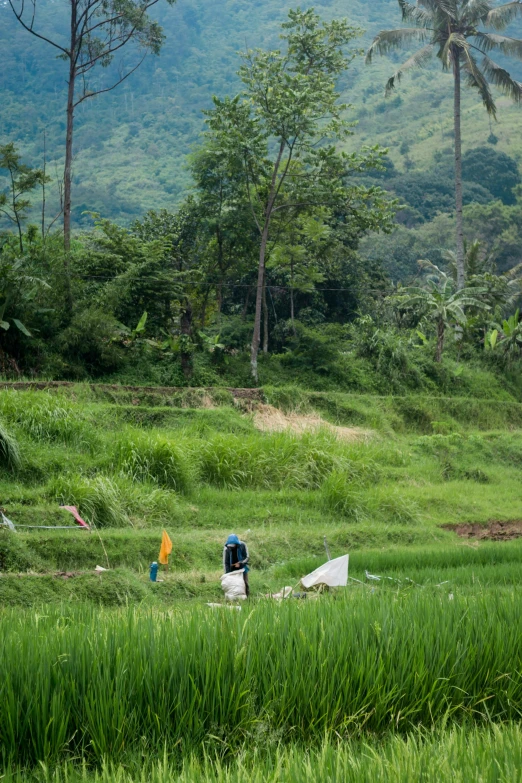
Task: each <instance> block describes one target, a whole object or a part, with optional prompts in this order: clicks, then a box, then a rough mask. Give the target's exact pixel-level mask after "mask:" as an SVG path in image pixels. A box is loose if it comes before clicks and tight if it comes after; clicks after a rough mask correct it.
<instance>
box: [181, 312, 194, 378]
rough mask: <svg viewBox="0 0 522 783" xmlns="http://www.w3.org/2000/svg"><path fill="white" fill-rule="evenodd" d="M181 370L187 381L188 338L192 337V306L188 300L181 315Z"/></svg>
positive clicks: (189, 360) (188, 365)
mask: <svg viewBox="0 0 522 783" xmlns="http://www.w3.org/2000/svg"><path fill="white" fill-rule="evenodd" d="M180 326H181V338H182V344H181V351H180V358H181V369H182V370H183V375H184V376H185V378H186V379H187V380H188V379H189V378H190V377H191V376H192V353H191V352H190V350H189V344H190V338H191V335H192V305H191V303H190V300H189V299H187V300H186V302H185V307H184V309H183V312H182V313H181V324H180Z"/></svg>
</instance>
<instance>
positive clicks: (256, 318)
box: [250, 220, 269, 383]
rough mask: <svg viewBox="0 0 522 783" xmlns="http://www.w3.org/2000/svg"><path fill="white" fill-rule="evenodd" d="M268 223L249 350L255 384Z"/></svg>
mask: <svg viewBox="0 0 522 783" xmlns="http://www.w3.org/2000/svg"><path fill="white" fill-rule="evenodd" d="M268 228H269V221H268V220H266V221H265V225H264V226H263V233H262V234H261V246H260V248H259V268H258V272H257V290H256V313H255V316H254V333H253V335H252V347H251V349H250V367H251V370H252V375H253V378H254V380H255V382H256V383H257V381H258V377H259V376H258V374H257V354H258V353H259V344H260V342H261V312H262V309H263V287H264V281H265V256H266V245H267V242H268Z"/></svg>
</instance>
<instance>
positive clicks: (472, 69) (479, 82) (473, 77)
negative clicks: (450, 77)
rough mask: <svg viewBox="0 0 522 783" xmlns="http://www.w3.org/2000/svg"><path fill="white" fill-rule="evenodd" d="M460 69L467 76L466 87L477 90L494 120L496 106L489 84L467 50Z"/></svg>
mask: <svg viewBox="0 0 522 783" xmlns="http://www.w3.org/2000/svg"><path fill="white" fill-rule="evenodd" d="M462 67H463V69H464V71H465V72H466V74H467V82H468V86H469V87H473V88H474V89H475V90H477V92H478V93H479V95H480V97H481V98H482V103H483V104H484V106H485V108H486V111H487V113H488V114H490V115H491V116H492V117H494V118H495V119H496V118H497V106H496V104H495V100H494V98H493V96H492V94H491V90H490V89H489V84H488V82H487V79H486V77H485V76H484V74H483V73H482V71H481V70H480V68H479V67H478V65H477V62H476V60H475V58H474V57H473V55H472V54H471V52H470V51H469V49H468V50H467V51H466V52H465V60H464V63H463V65H462Z"/></svg>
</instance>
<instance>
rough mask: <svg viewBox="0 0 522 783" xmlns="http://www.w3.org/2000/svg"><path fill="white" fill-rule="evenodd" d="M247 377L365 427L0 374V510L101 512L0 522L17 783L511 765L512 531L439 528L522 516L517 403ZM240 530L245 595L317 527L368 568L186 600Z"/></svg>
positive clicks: (379, 773)
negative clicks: (302, 387) (235, 605)
mask: <svg viewBox="0 0 522 783" xmlns="http://www.w3.org/2000/svg"><path fill="white" fill-rule="evenodd" d="M264 394H265V400H266V401H268V402H270V403H271V404H273V405H277V406H279V407H280V408H281V409H283V410H286V411H290V410H292V411H294V412H297V414H298V415H301V416H305V415H306V414H308V413H310V411H312V410H314V411H318V412H320V413H321V415H322V416H323V417H324V420H325V422H327V423H328V422H329V423H331V424H334V425H340V426H343V427H351V428H359V429H358V430H356V432H352V433H351V439H349V440H343V437H341V435H342V436H344V437H346V436H347V435H348V433H347V432H346V431H342V432H341V431H336V430H333V431H332V429H328V428H327V427H326V426H325V427H324V428H323V429H321V430H320V431H318V432H315V433H314V432H311V433H306V434H304V435H296V434H291V433H290V432H283V433H270V432H261V431H259V430H258V429H257V428H256V420H255V417H254V414H253V413H252V412H250V413H249V412H247V411H245V407H244V404H243V407H240V406H238V405H237V404H234V403H233V400H232V397H231V396H230V395H229V394H228V393H227V392H223V391H222V390H221V391H219V392H211V391H208V390H207V391H206V392H194V391H189V392H184V393H182V394H181V395H180V394H177V393H175V394H172V395H161V394H159V393H155V392H146V393H142V394H137V393H136V392H133V391H129V392H114V393H112V392H108V391H104V392H100V391H99V390H96V389H91V388H89V387H82V386H79V387H75V388H73V389H67V390H59V391H52V392H48V391H39V392H13V391H3V392H0V419H1V422H2V428H3V430H2V431H3V435H2V453H3V467H2V476H1V482H0V491H1V498H2V504H3V505H4V506H6V508H7V510H8V515H9V516H10V517H11V518H12V519H13V521H14V522H15V523H18V524H49V525H51V526H52V525H59V524H63V523H64V520H65V519H66V518H67V517H66V516H65V512H63V511H60V510H59V508H58V504H59V503H60V502H67V503H75V504H76V505H78V506H79V508H80V510H81V512H82V514H83V515H84V516H85V517H86V518H88V519H89V521H94V522H95V523H96V526H97V528H96V531H95V532H93V533H88V532H85V531H81V530H74V531H58V530H57V531H52V530H50V531H35V530H34V531H28V532H23V533H22V532H19V533H16V534H13V533H10V532H7V531H0V569H1V570H2V572H3V573H2V575H1V577H0V599H1V601H2V603H3V604H4V606H5V605H9V604H11V605H13V607H16V608H13V609H9V608H5V609H4V611H3V613H2V623H1V624H0V683H1V685H0V690H1V697H2V698H1V699H0V739H1V742H0V745H1V748H2V751H1V752H2V754H3V757H2V762H1V767H2V768H3V772H5V773H6V774H5V780H6V781H9V783H14V782H15V781H29V780H34V781H38V782H39V783H43V781H45V783H51V781H54V783H61V782H62V781H63V783H65V781H69V783H76V781H80V780H83V781H85V782H86V783H87V781H89V783H94V781H98V783H105V782H106V781H107V782H108V781H109V780H111V781H112V780H114V781H119V782H120V783H134V781H143V782H144V781H155V782H156V783H167V782H168V783H171V781H172V782H173V781H175V780H179V781H187V783H188V781H208V783H211V781H223V783H224V781H230V782H231V783H232V781H236V780H239V779H249V780H259V781H265V780H274V781H275V780H278V781H279V780H282V781H289V783H290V781H291V782H292V783H293V782H294V781H312V780H314V781H315V780H323V779H331V780H337V779H338V780H354V781H365V780H367V781H370V780H371V781H379V780H383V781H384V780H386V781H388V780H390V781H397V782H399V781H401V783H402V781H404V783H406V781H408V782H409V781H410V780H417V779H420V778H421V776H424V777H423V780H426V781H430V782H431V781H446V780H448V781H449V780H457V781H467V780H476V779H480V780H483V781H487V783H489V782H490V781H491V782H493V781H499V782H500V781H508V780H509V781H512V780H518V779H520V767H521V755H520V754H521V751H520V747H521V743H520V728H519V723H518V722H519V720H520V715H521V711H522V682H521V679H520V671H521V670H522V666H521V664H522V660H521V658H520V655H521V650H522V644H521V643H520V627H521V616H520V613H521V607H522V604H521V603H520V597H519V586H520V583H521V582H522V574H521V571H522V569H520V559H521V554H522V541H510V542H488V541H484V542H480V543H479V542H474V541H470V542H468V541H462V540H461V539H458V538H457V537H456V536H455V534H454V533H453V532H451V531H449V530H447V529H443V528H441V525H442V524H444V523H457V522H482V523H485V522H487V521H488V520H492V519H496V520H506V521H507V520H515V519H520V516H521V514H520V469H521V466H522V433H521V430H522V405H520V404H518V403H516V402H511V401H509V400H505V401H502V400H495V401H488V400H486V399H472V398H471V399H459V398H428V397H421V396H418V397H387V398H381V397H371V396H363V395H359V396H357V395H343V394H325V393H311V394H307V393H304V392H299V391H297V390H286V391H285V390H274V389H271V390H265V392H264ZM184 405H186V406H188V407H183V406H184ZM202 405H205V406H207V407H201V406H202ZM198 406H199V407H198ZM247 407H248V406H247ZM264 413H265V415H268V416H270V410H268V411H267V410H266V409H264ZM162 527H166V528H167V529H168V530H169V533H170V534H171V537H172V540H173V543H174V552H173V557H172V565H171V571H170V572H169V574H167V575H164V577H165V581H164V582H162V583H159V584H156V585H152V584H151V583H150V582H148V579H147V567H148V564H149V562H150V561H151V560H152V559H153V558H155V557H156V556H157V551H158V547H159V540H160V534H161V529H162ZM232 529H235V530H236V532H238V533H239V534H240V535H242V536H244V537H245V538H246V539H247V540H248V542H249V545H250V547H251V552H252V561H253V566H254V569H253V572H252V579H251V582H252V587H253V592H254V595H259V594H261V593H262V592H265V591H267V590H269V589H274V588H277V589H279V588H281V587H282V586H283V585H284V584H294V583H296V582H297V580H298V579H299V577H300V576H301V575H302V574H303V573H306V572H307V571H309V570H311V569H312V568H314V567H315V566H317V565H318V564H319V563H321V562H323V560H324V557H325V556H324V549H323V536H324V535H326V536H327V538H328V541H329V544H330V548H331V550H332V554H333V555H336V554H341V553H343V552H345V551H349V552H350V573H351V575H352V576H353V577H355V578H356V579H360V580H361V582H363V583H364V584H358V583H357V582H351V583H350V585H351V586H350V588H349V589H348V591H346V594H345V595H344V596H338V597H337V598H335V597H334V598H329V597H323V598H322V599H320V600H319V601H316V602H314V601H310V600H307V601H294V602H291V603H290V604H288V605H277V604H275V605H274V604H273V603H272V602H262V601H260V602H257V601H254V602H252V604H251V605H250V606H249V607H246V606H245V607H243V611H242V612H235V611H227V610H223V609H218V610H212V609H209V608H207V607H205V606H201V605H200V603H199V601H198V600H195V601H193V602H191V603H187V602H186V601H180V600H178V599H184V598H188V597H191V598H195V599H200V601H202V600H209V599H215V598H219V597H220V590H219V581H218V576H219V571H220V555H221V545H222V542H223V538H224V536H225V535H226V534H227V533H228V532H230V531H231V530H232ZM107 561H108V562H107ZM96 564H100V565H104V566H107V564H108V565H110V571H108V572H106V573H103V574H101V575H95V574H94V573H93V568H94V566H95V565H96ZM366 569H367V570H368V571H370V572H371V573H374V574H375V573H377V574H382V575H386V576H388V577H391V579H390V580H385V581H383V582H379V583H373V582H366V581H365V570H366ZM62 570H67V571H70V572H72V576H71V577H70V578H60V577H57V576H56V571H62ZM86 602H88V603H90V608H87V607H85V606H82V604H85V603H86ZM42 603H46V604H49V603H55V604H57V605H56V606H55V607H54V608H53V607H52V606H48V605H47V606H46V607H45V610H44V611H42V608H41V606H37V608H36V609H31V608H30V607H31V606H34V605H41V604H42ZM95 604H100V605H104V606H105V607H114V606H117V605H122V604H133V605H137V604H140V607H141V608H139V609H136V608H135V609H130V608H127V609H124V610H114V609H107V608H105V609H104V608H100V607H96V606H94V605H95ZM20 606H25V607H27V608H26V609H24V610H22V611H20ZM165 610H167V611H165ZM35 640H36V642H37V643H35ZM303 673H306V675H307V676H306V677H305V676H303ZM39 762H44V765H43V766H41V765H39ZM82 763H83V764H84V766H83V768H82V767H81V764H82ZM79 764H80V766H78V765H79ZM96 770H98V771H96ZM517 776H518V777H517Z"/></svg>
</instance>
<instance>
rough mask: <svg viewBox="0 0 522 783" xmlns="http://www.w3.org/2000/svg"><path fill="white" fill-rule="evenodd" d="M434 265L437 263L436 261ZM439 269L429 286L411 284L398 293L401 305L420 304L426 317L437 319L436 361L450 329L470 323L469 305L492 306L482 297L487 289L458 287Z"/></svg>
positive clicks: (397, 299)
mask: <svg viewBox="0 0 522 783" xmlns="http://www.w3.org/2000/svg"><path fill="white" fill-rule="evenodd" d="M433 266H434V265H433ZM434 270H436V273H434V274H432V275H430V276H429V277H428V279H427V288H420V287H413V286H412V287H409V288H405V289H403V290H402V291H401V292H400V294H399V295H398V296H397V297H396V302H397V303H398V304H399V305H400V307H401V308H405V307H406V308H408V307H410V308H418V309H420V310H421V311H423V312H424V313H425V317H426V318H428V319H429V320H430V321H434V322H435V327H436V331H437V349H436V352H435V361H436V362H440V361H442V353H443V351H444V340H445V337H446V329H447V328H448V327H450V326H452V325H454V324H456V325H457V327H459V328H460V329H462V327H463V326H464V325H465V323H466V320H467V319H466V314H465V312H464V308H465V307H474V308H476V309H479V310H489V309H490V307H489V305H487V304H485V302H483V301H482V300H481V299H480V298H479V297H480V296H481V294H482V293H483V290H482V289H480V288H461V289H460V290H457V291H455V290H454V287H453V286H454V284H453V281H452V279H451V278H450V277H448V275H446V274H445V273H444V272H442V271H441V270H440V269H439V268H438V267H435V266H434Z"/></svg>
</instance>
